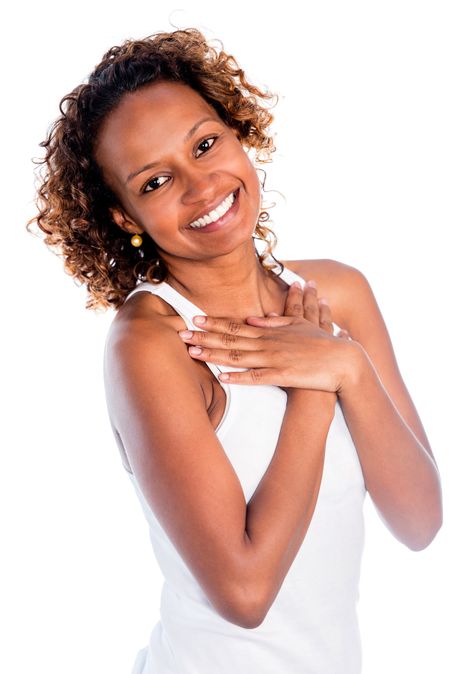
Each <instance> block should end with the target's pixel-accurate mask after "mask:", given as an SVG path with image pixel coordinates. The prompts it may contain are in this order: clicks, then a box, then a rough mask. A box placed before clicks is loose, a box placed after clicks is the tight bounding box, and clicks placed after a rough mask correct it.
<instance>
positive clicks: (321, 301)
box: [319, 297, 330, 306]
mask: <svg viewBox="0 0 450 674" xmlns="http://www.w3.org/2000/svg"><path fill="white" fill-rule="evenodd" d="M319 304H326V305H327V306H330V304H329V302H328V300H327V298H326V297H321V298H320V300H319Z"/></svg>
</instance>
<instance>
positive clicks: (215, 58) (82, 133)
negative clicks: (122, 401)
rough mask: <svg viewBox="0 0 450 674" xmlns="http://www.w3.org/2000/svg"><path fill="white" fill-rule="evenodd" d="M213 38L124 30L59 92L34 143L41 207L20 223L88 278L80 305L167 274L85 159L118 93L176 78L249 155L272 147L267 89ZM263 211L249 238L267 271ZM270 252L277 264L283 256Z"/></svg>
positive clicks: (98, 302)
mask: <svg viewBox="0 0 450 674" xmlns="http://www.w3.org/2000/svg"><path fill="white" fill-rule="evenodd" d="M219 43H220V45H221V49H220V51H217V50H216V49H214V48H213V46H211V45H210V44H208V43H207V41H206V39H205V37H204V36H203V34H202V33H201V32H200V31H199V30H197V29H196V28H186V29H184V30H175V31H173V32H169V33H166V32H158V33H154V34H152V35H150V36H148V37H145V38H143V39H140V40H131V39H128V40H125V41H124V42H123V43H122V44H121V45H120V46H114V47H111V48H110V49H109V50H108V51H107V52H106V53H105V54H104V56H103V58H102V60H101V62H100V63H99V64H98V65H97V66H96V67H95V68H94V70H93V71H92V73H91V74H90V75H89V77H88V80H87V83H84V84H80V85H78V86H77V87H75V89H73V91H71V92H70V93H69V94H67V95H65V96H64V97H63V98H62V99H61V101H60V103H59V110H60V112H61V116H60V117H58V118H57V119H56V121H55V122H53V124H52V126H51V127H50V129H49V131H48V134H47V137H46V139H45V140H44V141H42V142H41V143H39V146H40V147H43V148H45V149H46V154H45V157H44V158H42V159H38V160H37V161H35V163H37V164H41V165H43V170H41V173H40V175H39V178H40V186H39V188H38V190H37V196H36V205H37V208H38V211H39V214H38V215H36V216H34V217H33V218H32V219H31V220H29V221H28V222H27V225H26V228H27V230H28V231H29V232H30V231H31V230H30V225H31V224H32V223H37V225H38V228H39V229H40V230H42V232H44V233H45V236H44V237H43V240H44V243H45V244H46V245H47V246H48V247H49V248H50V249H51V250H52V251H53V252H54V253H55V254H56V255H58V256H61V257H62V258H63V260H64V268H65V270H66V272H67V273H69V274H70V275H71V276H73V277H74V279H75V280H76V281H79V282H80V284H83V283H84V284H86V287H87V291H88V296H89V297H88V301H87V303H86V308H87V309H94V310H95V309H99V308H103V309H107V308H108V307H111V306H112V307H114V308H115V309H118V308H119V307H120V306H121V305H122V304H123V302H124V301H125V298H126V296H127V294H128V293H129V292H130V291H131V290H132V289H133V288H134V287H135V286H136V284H137V282H139V281H145V280H146V281H151V282H153V283H159V282H161V281H164V280H165V279H166V278H167V273H168V270H167V267H166V265H165V263H164V262H163V260H161V259H160V258H159V257H158V255H157V253H156V247H155V244H154V242H153V240H152V239H151V238H150V237H149V236H145V237H144V239H143V244H142V245H141V246H140V248H138V249H137V248H135V247H134V246H132V245H130V238H129V235H128V234H127V233H126V232H124V231H121V230H120V228H119V227H117V226H116V225H115V223H114V222H113V220H112V217H111V214H110V210H109V209H110V207H111V206H114V205H115V204H116V203H117V198H116V196H115V195H114V193H113V192H112V190H111V189H110V188H109V187H108V186H107V185H106V184H105V181H104V180H103V177H102V173H101V171H100V168H99V166H98V165H97V164H96V162H95V161H94V158H93V147H94V143H95V139H96V134H97V132H98V130H99V128H100V125H101V123H102V121H103V120H104V118H105V117H106V115H108V113H110V112H111V111H112V110H113V109H114V108H115V107H116V106H117V105H118V104H119V102H120V100H121V99H122V97H123V96H124V95H125V94H126V93H128V92H134V91H136V89H138V88H139V87H141V86H144V85H147V84H150V83H152V82H158V81H161V80H166V81H178V82H180V81H181V82H184V83H186V84H188V85H189V86H190V87H191V88H192V89H194V90H196V91H197V92H198V93H199V94H200V95H201V96H202V97H203V98H204V99H205V100H206V101H207V102H208V103H209V104H210V105H211V106H212V107H214V109H215V110H216V111H217V113H218V114H219V116H220V117H221V118H222V119H223V120H224V122H225V123H226V124H227V125H228V126H230V127H232V128H234V129H237V131H238V134H239V140H240V142H241V143H242V145H243V146H245V147H247V148H249V149H250V148H254V149H255V150H256V161H258V162H262V163H264V162H270V161H272V160H271V157H270V155H271V153H272V152H274V151H275V150H276V148H275V145H274V142H273V138H272V137H271V136H270V135H268V134H267V133H266V130H267V127H269V126H270V124H271V123H272V121H273V115H272V114H271V113H270V112H269V111H268V110H267V109H266V108H264V107H263V105H261V101H260V100H259V99H271V98H274V95H273V94H271V93H269V92H263V91H261V90H260V89H258V88H257V87H256V86H253V85H252V84H250V83H249V82H248V81H247V79H246V76H245V73H244V71H243V70H242V69H241V68H240V67H239V65H238V64H237V62H236V60H235V59H234V57H233V56H231V55H229V54H227V53H225V52H224V50H223V44H222V42H221V41H220V40H219ZM275 97H276V98H277V100H278V96H277V95H275ZM264 182H265V181H264ZM264 182H263V184H262V188H264ZM268 220H270V217H269V214H268V212H267V211H266V210H262V211H261V212H260V214H259V217H258V222H257V225H256V228H255V234H254V238H256V239H259V240H261V241H265V242H266V248H265V249H264V251H263V252H262V253H259V252H258V251H257V249H256V246H255V250H256V252H257V255H258V258H259V261H260V262H261V264H262V265H263V267H264V268H265V269H267V270H272V269H273V268H274V267H275V266H277V265H274V264H273V263H271V262H270V261H269V260H267V258H269V256H272V257H273V259H275V260H276V258H275V257H274V256H273V254H272V251H273V248H274V247H275V246H276V245H277V237H276V235H275V233H274V232H273V231H272V230H271V229H270V228H269V227H268V226H266V225H265V224H264V223H266V222H267V221H268ZM39 229H38V230H37V232H36V233H39ZM271 239H272V240H271ZM276 261H277V263H278V266H280V267H281V270H282V269H283V265H282V263H281V262H279V261H278V260H276Z"/></svg>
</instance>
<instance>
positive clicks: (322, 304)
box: [319, 297, 333, 334]
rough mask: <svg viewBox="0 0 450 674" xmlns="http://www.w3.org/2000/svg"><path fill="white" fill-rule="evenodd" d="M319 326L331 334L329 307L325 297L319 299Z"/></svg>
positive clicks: (331, 325) (331, 324)
mask: <svg viewBox="0 0 450 674" xmlns="http://www.w3.org/2000/svg"><path fill="white" fill-rule="evenodd" d="M319 326H320V327H321V328H322V329H323V330H326V331H327V332H329V333H331V334H333V322H332V320H331V309H330V305H329V304H328V301H327V299H326V298H325V297H321V298H320V299H319Z"/></svg>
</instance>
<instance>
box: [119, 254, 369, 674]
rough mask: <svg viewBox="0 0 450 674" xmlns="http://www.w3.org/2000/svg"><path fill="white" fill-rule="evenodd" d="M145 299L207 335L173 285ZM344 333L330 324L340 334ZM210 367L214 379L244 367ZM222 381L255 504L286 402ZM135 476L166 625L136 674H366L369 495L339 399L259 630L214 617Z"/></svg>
mask: <svg viewBox="0 0 450 674" xmlns="http://www.w3.org/2000/svg"><path fill="white" fill-rule="evenodd" d="M274 262H275V263H276V264H277V262H276V260H274ZM279 276H280V278H281V279H282V280H283V281H285V282H286V283H287V284H288V285H290V284H291V283H293V282H294V281H296V280H298V281H300V283H301V286H302V287H303V286H304V284H305V280H304V279H303V278H302V277H300V276H298V275H297V274H295V273H294V272H292V271H290V270H289V269H287V268H286V267H285V268H284V270H283V272H282V273H281V274H280V275H279ZM142 291H148V292H151V293H154V294H155V295H158V296H159V297H161V298H162V299H163V300H165V301H166V302H167V303H168V304H170V305H171V306H172V307H173V308H174V309H175V311H176V312H177V313H178V314H179V315H180V316H182V318H183V319H184V321H185V323H186V328H187V329H190V330H199V329H201V328H199V327H198V326H196V325H195V324H194V323H193V322H192V319H193V317H194V316H195V315H205V312H204V311H202V310H201V309H200V308H199V307H197V306H195V305H194V304H192V302H190V301H189V300H188V299H187V298H185V297H184V296H183V295H181V294H180V293H179V292H178V291H177V290H175V289H174V288H172V286H170V285H169V284H168V283H166V282H163V283H160V284H158V283H149V282H147V281H146V282H141V283H139V284H138V286H137V287H136V288H135V289H134V290H132V291H131V292H130V293H129V294H128V296H127V298H126V299H128V298H129V297H131V295H133V294H134V293H136V292H142ZM339 329H340V328H339V326H338V325H337V324H336V323H333V334H337V332H338V330H339ZM207 365H208V366H209V368H210V369H211V370H212V372H213V373H214V375H215V376H216V377H217V376H218V375H219V374H220V373H221V372H232V371H234V372H237V371H241V372H242V371H243V370H245V369H246V368H236V367H231V366H223V365H216V364H214V363H207ZM218 381H219V382H220V385H221V386H222V387H223V388H224V390H225V393H226V407H225V412H224V415H223V417H222V419H221V421H220V424H219V426H218V427H217V429H216V434H217V436H218V439H219V440H220V442H221V444H222V446H223V449H224V451H225V452H226V454H227V456H228V458H229V460H230V461H231V463H232V465H233V468H234V470H235V471H236V474H237V476H238V478H239V480H240V483H241V486H242V490H243V492H244V494H245V499H246V502H247V503H248V501H249V500H250V498H251V496H252V494H253V492H254V491H255V489H256V487H257V485H258V483H259V481H260V480H261V478H262V477H263V475H264V473H265V472H266V470H267V468H268V466H269V463H270V461H271V459H272V456H273V453H274V450H275V448H276V444H277V440H278V435H279V431H280V427H281V424H282V421H283V416H284V413H285V408H286V400H287V394H286V392H285V391H283V389H281V388H279V387H278V386H269V385H243V384H239V385H234V386H233V384H227V383H226V382H222V381H220V379H218ZM128 474H129V476H130V479H131V481H132V483H133V486H134V488H135V490H136V493H137V496H138V498H139V501H140V503H141V506H142V508H143V511H144V514H145V517H146V520H147V522H148V525H149V533H150V540H151V544H152V547H153V550H154V554H155V556H156V559H157V562H158V563H159V566H160V568H161V572H162V574H163V576H164V582H163V586H162V592H161V598H160V620H159V621H158V622H157V624H156V625H154V627H153V629H152V631H151V633H150V638H149V643H148V644H147V645H146V646H145V647H144V648H141V649H140V650H139V652H138V653H137V655H136V658H135V662H134V666H133V669H132V673H131V674H248V673H249V672H250V671H253V672H257V674H361V668H362V653H361V641H360V631H359V624H358V615H357V604H358V600H359V577H360V565H361V558H362V551H363V546H364V535H365V534H364V517H363V505H364V498H365V495H366V488H365V484H364V478H363V474H362V470H361V465H360V462H359V458H358V454H357V451H356V448H355V446H354V444H353V441H352V438H351V435H350V433H349V430H348V427H347V425H346V422H345V418H344V416H343V414H342V411H341V407H340V403H339V400H337V402H336V409H335V416H334V419H333V421H332V423H331V426H330V430H329V433H328V437H327V442H326V449H325V459H324V469H323V475H322V481H321V485H320V490H319V495H318V498H317V503H316V507H315V511H314V514H313V517H312V519H311V523H310V525H309V528H308V531H307V532H306V536H305V538H304V540H303V543H302V545H301V547H300V549H299V551H298V553H297V556H296V557H295V559H294V561H293V563H292V565H291V567H290V569H289V571H288V573H287V574H286V577H285V579H284V581H283V584H282V586H281V588H280V591H279V593H278V595H277V597H276V599H275V601H274V602H273V604H272V606H271V607H270V609H269V611H268V613H267V615H266V617H265V619H264V621H263V622H262V623H261V625H259V626H258V627H256V628H252V629H247V628H243V627H239V626H238V625H235V624H233V623H231V622H228V621H227V620H225V619H224V618H223V617H221V616H220V615H219V614H218V613H217V611H216V610H215V609H214V607H213V606H212V604H211V602H210V601H209V599H208V597H207V596H206V594H205V593H204V591H203V590H202V588H201V586H200V585H199V583H198V582H197V580H196V578H195V577H194V575H193V574H192V573H191V571H190V569H189V568H188V566H187V565H186V563H185V562H184V560H183V558H182V557H181V555H180V554H179V553H178V551H177V549H176V548H175V547H174V545H173V544H172V542H171V540H170V539H169V537H168V536H167V534H166V532H165V531H164V529H163V528H162V526H161V525H160V523H159V521H158V519H157V518H156V516H155V515H154V513H153V511H152V510H151V508H150V507H149V505H148V503H147V502H146V499H145V497H144V495H143V494H142V492H141V490H140V488H139V485H138V483H137V480H136V479H135V477H134V475H133V474H132V473H128ZM224 505H225V506H226V504H224Z"/></svg>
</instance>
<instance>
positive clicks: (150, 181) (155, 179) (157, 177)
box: [142, 176, 169, 194]
mask: <svg viewBox="0 0 450 674" xmlns="http://www.w3.org/2000/svg"><path fill="white" fill-rule="evenodd" d="M168 177H169V176H155V177H154V178H152V179H151V180H147V182H146V183H145V185H144V186H143V188H142V193H143V194H148V192H154V191H155V189H158V188H159V187H161V185H156V187H155V188H153V189H151V190H147V189H146V187H147V185H151V184H152V183H154V182H155V181H157V180H160V178H168Z"/></svg>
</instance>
